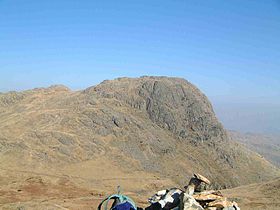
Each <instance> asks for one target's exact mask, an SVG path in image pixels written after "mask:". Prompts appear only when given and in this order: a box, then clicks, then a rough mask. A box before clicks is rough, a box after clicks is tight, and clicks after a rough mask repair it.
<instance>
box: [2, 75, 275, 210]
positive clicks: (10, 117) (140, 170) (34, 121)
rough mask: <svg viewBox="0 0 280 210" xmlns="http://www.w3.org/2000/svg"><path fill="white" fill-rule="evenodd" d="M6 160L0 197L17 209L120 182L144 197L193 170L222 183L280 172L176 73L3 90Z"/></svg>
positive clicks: (83, 195) (266, 177)
mask: <svg viewBox="0 0 280 210" xmlns="http://www.w3.org/2000/svg"><path fill="white" fill-rule="evenodd" d="M0 163H1V166H0V177H1V181H0V186H1V190H0V195H1V197H0V203H2V204H4V205H12V206H13V205H14V204H15V203H18V202H21V203H27V204H28V202H31V201H34V200H37V201H38V202H39V201H40V202H43V201H45V202H47V203H48V202H50V200H56V199H58V198H61V199H59V200H60V201H62V200H63V199H66V200H65V203H67V199H68V200H69V199H70V200H71V201H73V199H74V200H75V199H78V198H85V199H86V197H87V196H91V195H92V196H97V199H98V195H100V194H102V195H103V194H105V193H108V192H111V191H112V190H115V186H116V185H119V184H120V185H122V186H123V188H124V189H125V190H126V192H128V193H131V194H133V195H135V196H136V199H137V196H147V195H148V194H149V193H150V192H151V191H152V192H154V190H158V189H160V188H161V187H164V188H165V187H168V186H182V185H184V184H185V182H186V181H187V180H188V179H189V178H190V176H191V175H192V174H193V172H198V173H201V174H204V175H205V176H207V177H209V179H211V180H213V185H212V187H214V188H229V187H234V186H239V185H242V184H249V183H254V182H261V181H266V180H269V179H272V178H275V177H277V176H279V170H278V169H277V168H276V167H274V166H273V165H271V164H270V163H269V162H268V161H266V160H265V159H264V158H262V157H261V156H260V155H258V154H256V153H254V152H252V151H250V150H247V149H246V148H245V147H244V146H242V145H240V144H238V143H235V142H233V141H231V140H230V139H229V138H228V136H227V133H226V132H225V130H224V128H223V126H222V125H221V124H220V123H219V122H218V120H217V118H216V117H215V114H214V112H213V109H212V106H211V104H210V102H209V101H208V99H207V97H206V96H205V95H204V94H203V93H201V92H200V91H199V90H198V89H197V88H196V87H195V86H193V85H192V84H191V83H189V82H188V81H186V80H184V79H179V78H168V77H141V78H134V79H132V78H119V79H115V80H111V81H104V82H102V83H101V84H99V85H97V86H93V87H90V88H87V89H85V90H83V91H71V90H69V89H68V88H66V87H64V86H51V87H49V88H39V89H33V90H27V91H23V92H9V93H2V94H0ZM48 186H53V187H51V188H49V187H48ZM41 189H45V190H41ZM46 198H47V199H46ZM139 200H141V199H140V198H139ZM27 204H26V205H27ZM28 205H29V204H28ZM30 205H33V204H30ZM42 205H43V204H42ZM69 205H70V204H69Z"/></svg>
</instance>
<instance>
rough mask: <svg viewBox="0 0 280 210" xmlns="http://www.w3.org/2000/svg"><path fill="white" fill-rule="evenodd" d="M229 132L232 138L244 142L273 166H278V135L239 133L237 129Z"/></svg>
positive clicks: (279, 142)
mask: <svg viewBox="0 0 280 210" xmlns="http://www.w3.org/2000/svg"><path fill="white" fill-rule="evenodd" d="M229 134H230V137H231V138H232V140H235V141H238V142H240V143H242V144H244V145H245V146H246V147H248V148H249V149H251V150H253V151H255V152H257V153H259V154H260V155H262V156H263V157H264V158H265V159H267V160H268V161H270V162H271V163H272V164H274V165H275V166H277V167H280V136H278V135H276V134H273V135H265V134H256V133H240V132H237V131H229Z"/></svg>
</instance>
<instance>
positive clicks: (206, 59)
mask: <svg viewBox="0 0 280 210" xmlns="http://www.w3.org/2000/svg"><path fill="white" fill-rule="evenodd" d="M279 37H280V1H279V0H266V1H263V0H254V1H253V0H252V1H249V0H247V1H244V0H234V1H224V0H219V1H218V0H209V1H205V0H192V1H189V0H172V1H171V0H170V1H168V0H166V1H163V0H161V1H151V0H150V1H145V0H141V1H121V0H118V1H94V0H83V1H74V0H59V1H57V0H56V1H54V0H48V1H35V0H24V1H20V0H13V1H8V0H0V91H2V92H5V91H9V90H24V89H30V88H34V87H42V86H49V85H52V84H64V85H66V86H68V87H70V88H72V89H82V88H86V87H88V86H91V85H94V84H97V83H99V82H101V81H102V80H105V79H112V78H116V77H121V76H129V77H137V76H141V75H166V76H176V77H183V78H185V79H187V80H189V81H191V82H192V83H194V84H195V85H197V86H198V87H199V88H200V89H201V90H202V91H203V92H204V93H205V94H206V95H207V96H208V97H209V98H210V100H211V101H212V102H213V103H214V105H215V107H217V111H216V112H217V114H218V115H219V116H220V118H221V119H222V121H223V122H224V123H226V124H230V123H228V122H227V120H226V119H227V118H225V116H226V114H228V112H230V111H231V112H232V113H233V115H234V116H236V112H239V111H240V110H241V111H244V108H240V106H241V107H242V104H243V105H244V106H248V104H249V105H250V104H252V105H254V106H256V107H262V105H264V106H263V108H260V109H261V110H262V109H264V107H267V106H269V107H270V106H272V108H271V110H274V109H276V110H277V112H278V111H279V107H280V38H279ZM236 104H238V105H236ZM224 106H226V107H231V108H228V109H229V110H226V111H224V112H225V113H226V114H222V113H223V112H222V111H221V110H224ZM218 107H222V109H218ZM235 109H236V111H234V110H235ZM253 110H254V109H253ZM259 112H260V111H253V114H254V113H255V114H259ZM234 113H235V114H234ZM268 114H269V113H268ZM239 115H240V114H239ZM270 115H271V117H273V115H275V112H274V111H273V112H272V113H270ZM270 115H269V116H270ZM265 116H267V115H265ZM223 118H225V119H223ZM231 118H232V116H231ZM274 118H275V117H274ZM274 118H273V120H272V121H273V122H274V121H275V120H276V121H277V122H279V124H280V114H279V115H276V118H277V119H274ZM250 119H251V118H250ZM278 119H279V121H278ZM237 120H238V119H237ZM253 121H255V120H253ZM267 122H271V120H268V121H267ZM267 122H265V123H267ZM265 123H264V124H265ZM243 127H244V126H243ZM232 128H235V127H234V126H232ZM277 129H279V128H277ZM247 130H248V129H247ZM249 130H250V129H249ZM274 130H275V129H274Z"/></svg>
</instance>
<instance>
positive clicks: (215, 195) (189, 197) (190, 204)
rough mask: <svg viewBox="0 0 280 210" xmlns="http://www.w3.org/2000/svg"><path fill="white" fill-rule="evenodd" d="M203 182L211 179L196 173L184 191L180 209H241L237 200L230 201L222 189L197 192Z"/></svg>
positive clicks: (206, 182) (208, 182)
mask: <svg viewBox="0 0 280 210" xmlns="http://www.w3.org/2000/svg"><path fill="white" fill-rule="evenodd" d="M201 183H205V184H207V185H209V184H210V181H209V180H208V179H207V178H205V177H204V176H202V175H200V174H194V175H193V177H192V178H191V180H190V182H189V184H188V185H187V186H185V187H184V188H185V192H183V193H182V197H181V203H180V210H204V209H207V210H240V208H239V207H238V205H237V203H236V202H231V201H229V200H228V199H227V198H226V197H224V196H223V195H222V193H221V192H220V191H215V190H209V191H203V192H199V193H197V192H195V191H196V190H197V189H198V187H199V186H200V184H201Z"/></svg>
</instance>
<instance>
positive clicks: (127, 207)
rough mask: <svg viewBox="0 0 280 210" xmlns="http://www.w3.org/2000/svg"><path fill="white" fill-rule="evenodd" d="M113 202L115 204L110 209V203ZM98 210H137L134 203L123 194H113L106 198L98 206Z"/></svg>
mask: <svg viewBox="0 0 280 210" xmlns="http://www.w3.org/2000/svg"><path fill="white" fill-rule="evenodd" d="M110 200H113V201H114V202H113V204H112V206H111V207H110V208H108V203H109V201H110ZM98 210H137V207H136V205H135V203H134V201H133V200H132V199H131V198H129V197H128V196H125V195H122V194H113V195H110V196H108V197H107V198H105V199H104V200H103V201H102V202H101V203H100V204H99V206H98Z"/></svg>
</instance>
